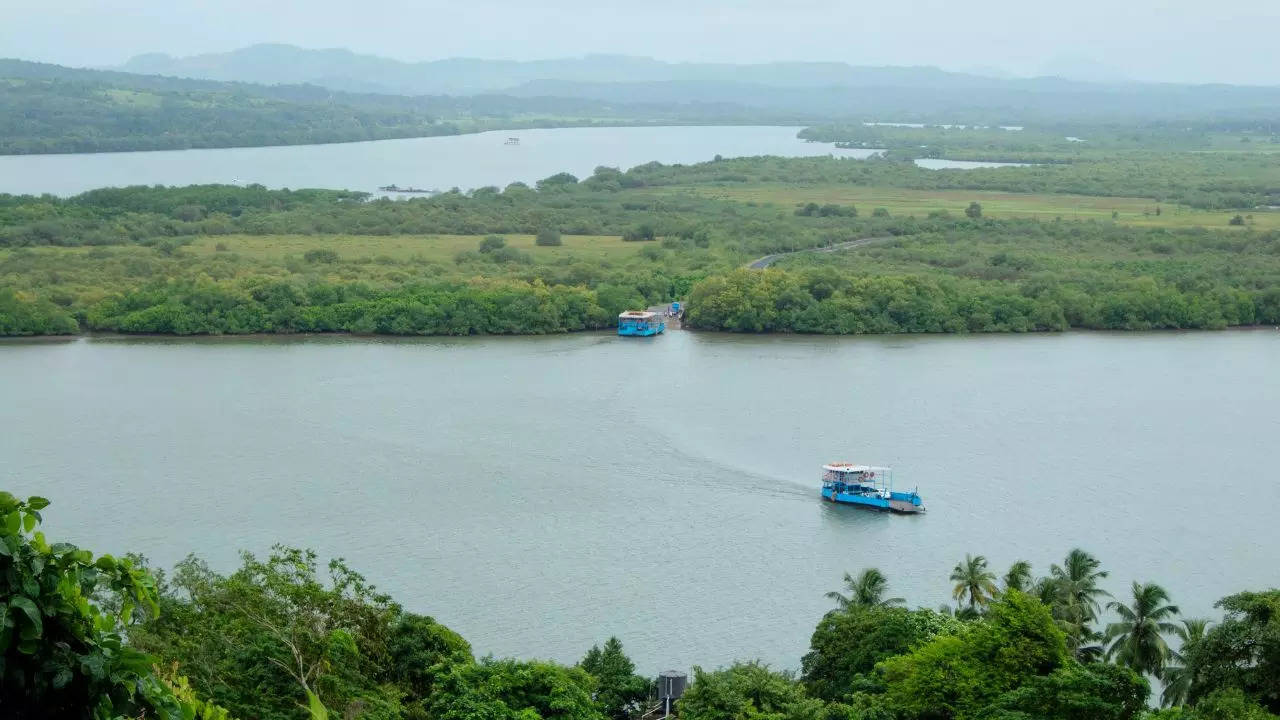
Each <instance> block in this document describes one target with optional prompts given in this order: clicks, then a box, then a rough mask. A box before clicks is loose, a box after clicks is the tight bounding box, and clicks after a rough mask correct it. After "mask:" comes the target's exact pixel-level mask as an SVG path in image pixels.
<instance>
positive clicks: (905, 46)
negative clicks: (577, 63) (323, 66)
mask: <svg viewBox="0 0 1280 720" xmlns="http://www.w3.org/2000/svg"><path fill="white" fill-rule="evenodd" d="M261 42H283V43H291V44H295V45H301V46H304V47H346V48H350V49H352V50H356V51H358V52H367V53H374V54H378V55H384V56H387V57H394V58H397V59H401V60H433V59H439V58H445V57H456V56H466V57H486V58H510V59H520V60H528V59H535V58H548V57H569V56H578V55H583V54H587V53H600V52H607V53H620V54H628V55H645V56H650V57H656V58H660V59H663V60H672V61H681V60H688V61H726V62H767V61H772V60H839V61H845V62H849V63H853V64H859V65H936V66H939V67H943V68H946V69H949V70H972V69H975V68H983V69H991V68H996V69H1000V70H1002V71H1005V72H1009V73H1012V74H1017V75H1033V74H1041V73H1044V72H1053V73H1058V74H1073V75H1076V76H1088V75H1099V76H1100V75H1106V74H1108V73H1114V74H1116V75H1119V76H1123V77H1128V78H1132V79H1140V80H1159V81H1181V82H1231V83H1249V84H1265V85H1280V0H1214V1H1213V2H1206V1H1205V0H1072V1H1071V2H1054V3H1048V2H1044V1H1043V0H888V1H885V0H875V1H874V2H863V1H861V0H821V1H820V0H627V1H626V2H619V1H617V0H448V1H447V2H440V1H438V0H359V1H355V2H353V1H352V0H0V56H2V57H19V58H23V59H29V60H41V61H45V62H55V63H61V64H68V65H80V66H100V65H112V64H117V63H120V62H123V61H124V60H126V59H128V58H129V57H131V56H133V55H135V54H138V53H143V52H165V53H169V54H173V55H190V54H196V53H203V52H221V51H226V50H230V49H234V48H237V47H242V46H245V45H250V44H253V43H261Z"/></svg>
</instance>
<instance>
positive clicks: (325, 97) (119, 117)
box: [0, 59, 817, 154]
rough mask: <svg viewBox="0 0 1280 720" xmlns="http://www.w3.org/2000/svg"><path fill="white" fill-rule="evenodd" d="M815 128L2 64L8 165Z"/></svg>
mask: <svg viewBox="0 0 1280 720" xmlns="http://www.w3.org/2000/svg"><path fill="white" fill-rule="evenodd" d="M816 119H817V118H815V117H805V116H803V115H799V114H795V113H791V112H789V111H787V112H782V111H779V112H776V113H774V112H771V111H762V110H758V109H746V108H743V107H741V106H736V105H731V104H716V103H708V102H702V101H699V102H694V103H678V104H673V103H660V104H643V103H628V102H612V101H601V100H593V99H585V98H555V97H545V96H530V97H512V96H505V95H471V96H445V95H433V96H407V95H395V94H376V93H355V92H343V91H337V90H332V89H328V88H324V87H320V86H318V85H259V84H252V83H243V82H223V81H216V80H200V79H187V78H175V77H164V76H158V75H141V74H133V73H124V72H110V71H100V70H84V69H76V68H66V67H61V66H58V65H49V64H45V63H33V62H25V61H22V60H6V59H0V154H28V153H63V152H109V151H122V150H171V149H185V148H205V147H239V146H261V145H294V144H309V143H331V142H352V141H358V140H379V139H386V138H402V137H424V136H432V135H455V134H458V133H464V132H476V131H481V130H489V129H500V128H516V127H557V126H570V125H590V124H612V125H617V124H654V123H662V124H682V123H709V122H715V123H743V122H763V123H775V124H780V123H786V124H790V123H798V122H805V121H812V120H816Z"/></svg>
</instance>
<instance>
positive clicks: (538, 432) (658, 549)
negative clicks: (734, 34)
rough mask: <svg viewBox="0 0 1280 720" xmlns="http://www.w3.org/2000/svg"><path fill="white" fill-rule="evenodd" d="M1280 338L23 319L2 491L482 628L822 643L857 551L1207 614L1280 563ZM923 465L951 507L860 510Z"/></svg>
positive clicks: (555, 646) (911, 590)
mask: <svg viewBox="0 0 1280 720" xmlns="http://www.w3.org/2000/svg"><path fill="white" fill-rule="evenodd" d="M1277 358H1280V333H1277V332H1276V331H1275V330H1270V329H1268V330H1255V331H1228V332H1217V333H1160V334H1139V333H1128V334H1107V333H1065V334H1044V335H1031V336H1011V335H1007V336H952V337H901V336H889V337H863V338H826V337H796V336H767V337H760V336H733V335H722V334H708V333H694V332H687V331H685V332H679V331H673V332H669V333H667V334H666V335H664V336H659V337H657V338H653V339H620V338H617V337H615V336H613V335H609V334H600V333H588V334H577V335H566V336H554V337H542V338H529V337H526V338H464V339H443V338H430V339H389V338H376V339H375V338H347V337H321V338H283V339H272V338H268V339H264V338H241V339H236V338H215V339H172V338H131V339H123V338H114V339H112V338H97V339H94V338H80V339H76V340H71V341H39V342H30V341H10V342H4V343H0V397H3V398H4V402H3V403H0V427H2V428H3V432H2V433H0V458H2V459H3V463H4V471H3V474H4V477H5V482H4V484H5V485H6V486H8V489H9V490H11V491H14V492H16V493H19V494H33V493H39V494H42V495H45V496H48V497H49V498H51V499H52V500H53V505H52V506H51V507H50V508H49V510H48V511H46V513H45V515H46V518H47V523H46V525H47V527H46V530H47V531H48V532H49V534H50V535H51V536H52V537H53V538H57V539H67V540H71V541H74V542H77V543H80V544H82V545H84V546H86V547H89V548H91V549H93V550H95V551H98V552H112V553H122V552H125V551H138V552H142V553H145V554H146V555H148V556H149V557H150V558H152V559H153V560H154V561H155V562H156V563H157V564H159V565H163V566H168V565H170V564H172V563H173V562H175V561H177V560H179V559H180V558H182V557H183V556H184V555H185V554H186V553H188V552H195V553H198V554H200V555H201V556H204V557H206V558H208V559H209V561H210V562H211V563H212V564H213V565H214V566H215V567H216V568H219V569H222V570H226V569H229V568H231V567H232V566H233V565H234V563H235V558H236V552H237V551H238V550H241V549H249V550H253V551H256V552H262V551H264V550H266V549H267V548H269V546H270V545H271V544H272V543H275V542H283V543H291V544H296V545H301V546H307V547H313V548H315V549H317V550H318V551H319V552H321V553H322V554H323V555H325V556H332V555H342V556H344V557H346V558H347V559H348V561H349V562H350V563H351V564H352V565H353V566H354V567H356V568H357V569H359V570H360V571H362V572H364V573H365V574H367V575H368V577H369V578H370V579H371V580H372V581H373V582H375V583H376V584H377V585H378V586H379V587H381V588H382V589H384V590H387V591H389V592H391V593H392V594H393V595H394V596H395V597H396V598H397V599H398V600H399V601H400V602H402V603H403V604H404V605H405V606H407V607H408V608H410V609H412V610H414V611H417V612H422V613H428V614H431V615H433V616H435V617H437V618H438V619H440V620H441V621H443V622H445V623H447V624H449V625H450V626H452V627H454V628H455V629H457V630H458V631H460V632H461V633H462V634H463V635H464V636H466V637H467V638H468V639H469V640H470V641H471V642H472V643H473V645H474V647H475V649H476V651H477V652H478V653H480V654H484V653H494V654H495V655H499V656H506V655H514V656H521V657H549V658H552V659H556V660H560V661H564V662H573V661H576V660H577V659H578V658H579V657H580V656H581V655H582V653H583V652H584V651H585V650H586V649H587V648H588V647H589V646H590V645H591V644H592V643H596V642H602V641H603V640H605V639H606V638H607V637H608V636H609V635H610V634H616V635H618V636H619V637H620V638H621V639H622V641H623V643H624V646H625V647H626V648H627V650H628V651H629V652H630V653H631V654H632V656H633V657H634V659H635V660H636V662H637V664H638V668H639V670H640V671H641V672H644V673H646V674H647V673H650V672H653V671H656V670H659V669H662V668H666V667H674V668H688V667H689V666H690V665H692V664H695V663H699V664H702V665H704V666H711V667H714V666H717V665H721V664H724V663H728V662H730V661H732V660H733V659H750V658H760V659H763V660H765V661H767V662H769V663H771V664H773V665H774V666H775V667H792V668H794V667H797V666H798V665H799V658H800V656H801V654H802V653H803V652H804V650H805V648H806V646H807V643H808V637H809V634H810V632H811V631H812V629H813V626H814V625H815V624H816V623H817V621H818V619H819V617H820V616H821V615H822V613H823V612H824V611H826V610H827V609H828V607H829V605H830V603H829V601H828V600H826V599H825V598H824V597H823V593H825V592H826V591H828V590H833V589H836V588H838V587H839V585H840V577H841V574H842V573H843V572H844V571H846V570H847V571H851V572H855V573H856V572H857V571H858V570H860V569H862V568H865V567H868V566H877V567H879V568H881V569H882V570H883V571H884V572H885V574H886V575H887V576H888V577H889V581H890V590H891V592H892V594H894V595H901V596H904V597H906V598H907V599H908V600H909V602H910V603H911V604H912V605H924V606H935V605H937V604H939V603H942V602H945V601H947V600H948V599H949V590H950V583H949V582H948V580H947V576H948V574H949V572H950V569H951V567H952V566H953V565H954V564H955V563H956V562H957V561H958V560H960V559H961V558H963V557H964V554H965V553H967V552H971V553H984V554H986V555H987V556H988V557H990V558H991V561H992V564H993V565H994V567H995V568H996V569H997V570H999V571H1000V572H1003V570H1004V568H1006V567H1007V566H1008V565H1009V564H1010V563H1011V562H1012V561H1014V560H1016V559H1019V558H1025V559H1027V560H1031V561H1032V562H1033V563H1034V565H1035V568H1036V571H1037V572H1038V573H1043V572H1045V571H1046V570H1047V567H1048V564H1049V563H1050V562H1054V561H1058V560H1060V558H1061V557H1062V556H1063V555H1064V554H1065V553H1066V552H1067V550H1068V549H1070V548H1071V547H1073V546H1083V547H1085V548H1087V549H1089V550H1090V551H1092V552H1094V553H1095V554H1097V555H1098V556H1099V557H1100V558H1101V559H1102V561H1103V563H1104V565H1105V567H1106V568H1107V569H1109V570H1110V571H1111V572H1112V575H1111V577H1110V578H1109V579H1108V581H1107V587H1108V588H1109V589H1111V590H1113V591H1115V592H1116V593H1124V592H1125V591H1126V588H1127V587H1128V585H1129V583H1130V581H1132V580H1142V581H1148V580H1152V581H1157V582H1160V583H1162V584H1164V585H1165V586H1166V587H1167V588H1168V589H1169V591H1170V593H1171V595H1172V597H1173V599H1174V601H1175V602H1177V603H1178V604H1180V605H1181V606H1182V607H1183V608H1184V609H1185V610H1186V611H1187V612H1188V613H1190V614H1192V615H1212V616H1216V615H1217V613H1216V611H1213V610H1212V607H1211V606H1212V604H1213V602H1214V601H1215V600H1216V599H1217V598H1219V597H1220V596H1222V595H1225V594H1227V593H1231V592H1235V591H1238V590H1244V589H1250V588H1252V589H1258V588H1264V587H1273V586H1275V584H1276V582H1277V576H1276V574H1275V568H1276V567H1277V559H1278V556H1280V550H1277V548H1280V523H1277V522H1276V521H1275V509H1276V507H1277V503H1278V502H1280V485H1278V484H1277V471H1276V438H1277V437H1280V413H1277V412H1276V408H1277V407H1280V381H1277V379H1276V374H1275V369H1276V366H1277ZM831 460H854V461H859V462H870V463H877V464H881V463H882V464H889V465H893V466H894V467H895V469H896V473H897V478H898V484H899V485H900V486H911V485H918V486H919V489H920V492H921V494H922V495H923V496H924V499H925V501H926V503H927V505H928V507H929V512H928V514H927V515H924V516H921V517H898V516H885V515H878V514H874V513H870V512H867V511H863V510H858V509H855V508H848V507H832V506H831V505H829V504H825V503H823V502H821V501H820V500H819V499H818V497H817V481H818V475H819V466H820V465H821V464H822V463H823V462H825V461H831Z"/></svg>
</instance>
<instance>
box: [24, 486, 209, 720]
mask: <svg viewBox="0 0 1280 720" xmlns="http://www.w3.org/2000/svg"><path fill="white" fill-rule="evenodd" d="M48 505H49V501H48V500H45V499H44V498H41V497H31V498H28V499H26V500H18V499H17V498H15V497H14V496H13V495H11V494H9V493H7V492H3V491H0V609H2V610H0V717H3V718H6V720H42V719H43V718H90V717H92V718H95V719H97V718H102V719H106V718H124V717H158V718H162V719H163V720H190V719H191V718H193V717H195V716H196V714H197V713H201V717H202V718H208V719H210V720H215V719H221V718H225V717H226V714H225V711H223V710H221V709H220V708H217V707H215V706H212V705H206V704H205V703H203V702H201V701H199V700H198V699H197V698H196V697H195V695H194V693H191V692H190V691H189V688H187V686H186V681H185V679H182V678H180V677H177V676H176V675H169V676H160V675H157V673H156V672H155V670H154V664H155V662H156V659H155V658H153V657H151V656H149V655H147V654H145V653H143V652H140V651H138V650H136V649H134V648H131V647H129V646H128V645H127V644H125V641H124V634H125V629H126V628H127V627H128V626H129V625H130V624H132V623H133V622H135V621H136V620H138V619H145V618H150V617H154V616H155V614H156V613H157V612H158V608H157V604H156V583H155V579H154V578H152V577H151V575H149V574H148V573H147V572H146V571H145V570H143V569H142V568H139V567H137V566H135V564H134V563H133V562H132V561H131V560H130V559H128V558H113V557H112V556H110V555H102V556H100V557H98V558H97V559H95V558H94V557H93V554H92V553H90V552H89V551H88V550H81V549H79V548H77V547H76V546H74V545H71V544H68V543H63V542H58V543H52V544H50V543H49V542H48V541H47V540H46V539H45V536H44V533H42V532H40V531H39V530H37V529H36V528H37V527H38V526H39V524H40V522H41V520H42V517H41V514H40V511H41V510H43V509H44V508H45V507H47V506H48Z"/></svg>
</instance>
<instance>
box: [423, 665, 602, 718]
mask: <svg viewBox="0 0 1280 720" xmlns="http://www.w3.org/2000/svg"><path fill="white" fill-rule="evenodd" d="M593 686H594V680H592V678H591V676H590V675H588V674H587V673H586V672H585V671H584V670H582V669H580V668H567V667H564V666H562V665H557V664H555V663H549V662H541V661H536V660H535V661H520V660H488V659H486V660H483V661H481V662H479V663H475V664H469V665H456V666H454V668H453V669H452V670H451V671H450V672H449V673H448V674H447V675H445V676H444V677H442V678H441V679H440V682H439V683H438V684H437V686H436V690H435V692H434V693H433V694H432V696H431V699H430V704H429V706H428V715H427V717H430V718H431V719H432V720H480V719H483V720H535V718H537V719H546V720H551V719H554V720H604V715H602V714H601V713H600V711H599V709H598V708H597V707H596V703H595V702H594V701H593V700H592V699H591V691H592V688H593Z"/></svg>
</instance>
